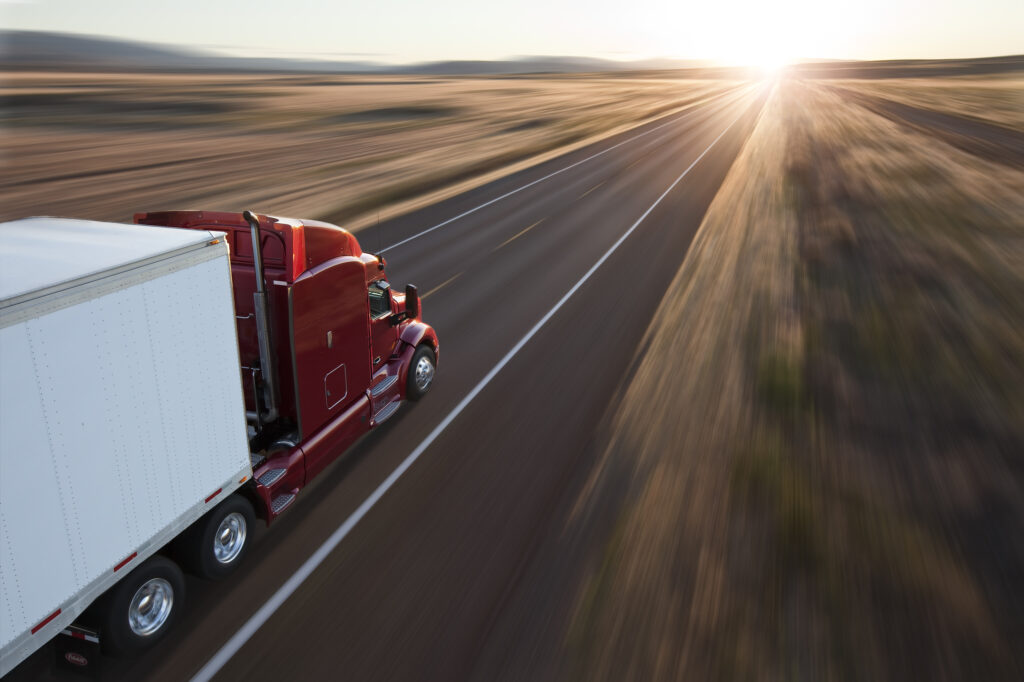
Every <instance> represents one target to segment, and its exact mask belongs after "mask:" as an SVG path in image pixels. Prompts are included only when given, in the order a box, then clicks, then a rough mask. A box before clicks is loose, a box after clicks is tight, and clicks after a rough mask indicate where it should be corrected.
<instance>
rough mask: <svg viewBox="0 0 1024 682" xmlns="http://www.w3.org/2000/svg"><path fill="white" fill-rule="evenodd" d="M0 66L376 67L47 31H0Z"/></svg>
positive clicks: (171, 68)
mask: <svg viewBox="0 0 1024 682" xmlns="http://www.w3.org/2000/svg"><path fill="white" fill-rule="evenodd" d="M0 65H2V66H4V67H5V68H44V69H48V68H53V69H65V70H84V69H101V70H115V69H116V70H119V71H122V70H129V71H135V70H140V71H152V70H160V71H182V70H186V71H193V70H194V71H286V72H287V71H295V72H339V73H365V72H371V71H378V70H379V69H380V68H381V65H380V64H374V63H371V62H341V61H330V60H299V59H275V58H255V59H248V58H237V57H223V56H220V55H215V54H211V53H209V52H204V51H202V50H196V49H188V48H178V47H167V46H155V45H152V44H149V43H142V42H135V41H130V40H119V39H116V38H105V37H101V36H85V35H76V34H70V33H49V32H46V31H0Z"/></svg>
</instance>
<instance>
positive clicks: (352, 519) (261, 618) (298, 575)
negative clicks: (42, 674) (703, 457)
mask: <svg viewBox="0 0 1024 682" xmlns="http://www.w3.org/2000/svg"><path fill="white" fill-rule="evenodd" d="M742 116H743V114H742V113H741V114H740V115H739V116H737V117H736V118H734V119H733V120H732V122H731V123H730V124H729V125H728V126H727V127H726V128H725V130H723V131H722V132H721V133H719V135H718V137H716V138H715V139H714V141H713V142H712V143H711V144H709V145H708V147H707V149H705V150H704V151H702V152H701V153H700V156H698V157H697V158H696V159H695V160H694V162H693V163H691V164H690V165H689V166H688V167H687V168H686V170H684V171H683V172H682V173H681V174H680V175H679V177H678V178H676V179H675V180H674V181H673V182H672V184H671V185H669V186H668V189H666V190H665V191H664V192H662V193H661V196H660V197H658V199H657V201H655V202H654V203H653V204H651V206H650V207H649V208H648V209H647V210H646V211H644V214H643V215H642V216H640V217H639V218H637V220H636V222H635V223H633V225H632V226H630V228H629V229H628V230H626V232H625V233H624V234H623V235H622V236H621V237H619V239H618V240H617V241H616V242H615V243H614V244H612V246H611V248H609V249H608V250H607V251H605V253H604V255H603V256H601V258H600V259H599V260H598V261H597V262H596V263H594V265H592V266H591V268H590V269H589V270H587V273H586V274H585V275H583V277H581V278H580V280H579V281H578V282H576V284H574V285H573V287H572V288H571V289H569V291H567V292H566V293H565V295H564V296H562V298H561V299H559V301H558V303H556V304H555V306H554V307H553V308H552V309H551V310H549V311H548V312H547V313H546V314H545V315H544V317H542V318H541V319H540V321H539V322H537V324H535V325H533V328H532V329H530V331H528V332H527V333H526V335H525V336H524V337H523V338H521V339H519V343H517V344H516V345H515V346H513V347H512V350H510V351H509V352H508V353H506V354H505V357H503V358H502V359H501V360H500V361H499V362H498V364H496V365H495V366H494V367H493V368H492V369H491V371H489V372H488V373H487V376H485V377H484V378H483V379H481V380H480V383H478V384H477V385H476V386H474V387H473V390H471V391H470V392H469V393H468V394H467V395H466V397H465V398H463V399H462V401H461V402H459V404H458V405H456V406H455V409H453V410H452V411H451V412H449V413H448V416H446V417H445V418H444V419H443V420H442V421H441V423H440V424H438V425H437V426H435V427H434V430H433V431H431V432H430V435H428V436H427V437H426V438H424V439H423V441H422V442H421V443H420V444H419V445H417V446H416V449H415V450H413V451H412V452H411V453H410V454H409V456H407V457H406V458H405V459H404V460H403V461H402V463H401V464H399V465H398V468H397V469H395V470H394V471H392V472H391V474H390V475H389V476H388V477H387V478H386V479H384V482H383V483H381V484H380V485H379V486H377V489H376V490H374V491H373V492H372V493H371V494H370V496H369V497H367V498H366V499H365V500H364V501H363V503H362V504H361V505H359V508H358V509H356V510H355V511H354V512H352V515H351V516H349V517H348V518H347V519H345V522H344V523H342V524H341V525H340V526H339V527H338V529H337V530H335V531H334V532H333V533H331V536H330V537H329V538H327V540H325V541H324V543H323V544H322V545H320V547H319V548H317V550H316V551H315V552H313V554H312V556H310V557H309V558H308V559H306V562H305V563H304V564H302V566H300V567H299V569H298V570H297V571H295V573H294V574H292V576H291V577H290V578H288V580H287V581H285V583H284V585H282V586H281V587H280V588H278V590H277V592H275V593H274V594H273V596H271V597H270V599H268V600H267V602H266V603H265V604H263V606H261V607H260V608H259V610H258V611H257V612H256V613H254V614H253V615H252V617H251V618H249V620H248V621H246V623H245V625H243V626H242V627H241V629H240V630H239V631H238V632H236V633H235V634H234V636H233V637H232V638H231V639H229V640H228V641H227V643H226V644H224V646H222V647H221V648H220V651H218V652H217V653H216V654H214V656H213V658H211V659H210V660H209V661H207V663H206V665H204V666H203V667H202V668H201V669H200V670H199V672H198V673H196V676H195V677H193V678H192V680H193V682H206V681H207V680H210V679H211V678H213V676H214V675H216V674H217V673H218V672H219V671H220V669H221V668H223V667H224V665H225V664H226V663H227V662H228V661H229V660H231V658H232V657H233V656H234V655H235V654H236V653H238V651H239V650H240V649H241V648H242V647H243V646H244V645H245V643H246V642H248V641H249V639H250V638H251V637H252V636H253V635H254V634H255V633H256V631H257V630H259V629H260V628H261V627H262V626H263V624H264V623H266V622H267V621H268V620H269V619H270V617H271V616H272V615H274V612H275V611H277V609H278V608H280V606H281V605H282V604H284V602H285V601H286V600H287V599H288V597H290V596H291V595H292V594H293V593H294V592H295V590H297V589H298V588H299V586H300V585H302V583H303V582H305V580H306V579H307V578H309V576H310V575H312V574H313V571H315V570H316V569H317V567H318V566H320V564H321V563H323V561H324V559H326V558H327V557H328V556H329V555H330V553H331V552H333V551H334V549H335V548H336V547H337V546H338V545H339V544H340V543H341V541H342V540H344V539H345V536H346V535H348V534H349V532H350V531H351V530H352V529H353V528H355V526H356V524H357V523H359V522H360V521H361V520H362V519H363V517H364V516H366V514H367V512H369V511H370V510H371V509H372V508H373V505H375V504H377V502H378V501H379V500H380V498H382V497H384V494H385V493H387V491H388V490H390V489H391V486H393V485H394V484H395V482H396V481H397V480H398V479H399V478H401V477H402V474H404V473H405V472H406V471H407V470H408V469H409V467H411V466H412V465H413V463H414V462H415V461H416V460H417V459H419V458H420V455H422V454H423V453H424V451H426V449H427V448H429V447H430V446H431V445H432V444H433V443H434V441H435V440H437V437H438V436H440V435H441V433H442V432H443V431H444V430H445V429H446V428H448V425H449V424H451V423H452V422H453V421H455V418H456V417H458V416H459V415H460V414H462V411H463V410H465V409H466V407H467V406H468V405H469V404H470V403H471V402H473V399H474V398H476V397H477V396H478V395H479V394H480V391H482V390H484V388H485V387H486V386H487V384H489V383H491V380H492V379H494V377H495V376H497V374H498V372H500V371H501V370H502V369H503V368H504V367H505V365H507V364H508V363H509V361H511V360H512V358H514V357H515V356H516V354H517V353H518V352H519V351H520V350H521V349H522V347H523V346H525V345H526V344H527V343H528V342H529V341H530V339H532V338H533V337H534V336H535V335H536V334H537V332H538V331H540V329H541V328H542V327H543V326H544V325H545V324H547V321H548V320H550V319H551V318H552V317H553V316H554V314H555V313H557V312H558V311H559V309H560V308H561V307H562V306H563V305H565V303H566V301H568V300H569V299H570V298H572V296H573V294H575V293H576V292H577V291H578V290H579V288H580V287H581V286H583V284H584V283H585V282H586V281H587V280H588V279H590V276H591V275H593V274H594V273H595V272H596V271H597V269H598V268H599V267H601V265H602V264H603V263H604V262H605V261H606V260H608V258H610V257H611V255H612V254H613V253H615V251H616V250H617V249H618V248H619V246H620V245H621V244H622V242H624V241H626V238H627V237H629V235H631V234H633V231H634V230H636V228H637V227H639V225H640V223H642V222H643V221H644V219H645V218H646V217H647V216H648V215H650V213H651V211H653V210H654V208H655V207H656V206H657V205H658V204H660V203H661V201H662V199H664V198H665V197H666V196H668V193H669V192H671V191H672V190H673V188H675V186H676V185H678V184H679V182H680V180H682V179H683V178H684V177H686V174H687V173H689V172H690V171H691V170H692V169H693V167H694V166H696V165H697V163H698V162H699V161H700V160H701V159H703V158H704V155H705V154H707V153H708V152H709V151H711V148H712V147H714V146H715V144H716V143H717V142H718V141H719V140H720V139H722V136H723V135H725V134H726V133H727V132H729V129H730V128H732V127H733V125H735V124H736V121H738V120H739V119H740V118H741V117H742Z"/></svg>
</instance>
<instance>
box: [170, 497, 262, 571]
mask: <svg viewBox="0 0 1024 682" xmlns="http://www.w3.org/2000/svg"><path fill="white" fill-rule="evenodd" d="M254 518H255V515H254V514H253V511H252V505H251V504H249V501H248V500H246V499H245V498H244V497H242V496H241V495H231V496H230V497H228V498H227V499H226V500H224V501H223V502H221V503H220V504H219V505H218V506H217V507H216V508H215V509H214V510H213V511H211V512H210V513H209V514H207V515H206V516H204V517H203V518H201V519H199V521H197V522H196V524H195V525H194V526H192V528H190V529H189V530H188V532H187V533H186V534H185V536H184V537H183V538H182V540H183V543H182V544H183V547H182V549H183V554H184V556H183V557H182V558H183V559H184V562H185V566H186V567H187V568H188V569H189V571H190V572H191V573H195V574H196V575H198V576H199V577H200V578H206V579H208V580H216V579H219V578H223V577H225V576H226V575H228V574H229V573H231V572H232V571H233V570H235V568H237V567H238V565H239V564H240V563H242V558H243V557H244V556H245V553H246V551H247V550H248V549H249V541H250V540H251V532H250V531H251V529H252V524H253V519H254Z"/></svg>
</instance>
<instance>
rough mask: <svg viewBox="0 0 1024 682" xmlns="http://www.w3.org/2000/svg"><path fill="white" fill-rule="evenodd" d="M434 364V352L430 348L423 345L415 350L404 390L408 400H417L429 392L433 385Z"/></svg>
mask: <svg viewBox="0 0 1024 682" xmlns="http://www.w3.org/2000/svg"><path fill="white" fill-rule="evenodd" d="M436 363H437V361H436V359H435V356H434V350H433V349H432V348H431V347H430V346H428V345H426V344H424V345H422V346H420V347H419V348H417V349H416V352H415V353H414V354H413V356H412V362H410V363H409V380H408V386H406V390H405V394H406V396H408V398H409V400H419V399H420V398H422V397H423V396H425V395H426V394H427V391H429V390H430V386H431V385H432V384H433V383H434V371H435V367H436Z"/></svg>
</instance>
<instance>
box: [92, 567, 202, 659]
mask: <svg viewBox="0 0 1024 682" xmlns="http://www.w3.org/2000/svg"><path fill="white" fill-rule="evenodd" d="M184 606H185V576H183V575H182V573H181V569H180V568H178V565H177V564H175V563H174V562H173V561H171V560H170V559H168V558H167V557H165V556H161V555H159V554H157V555H154V556H152V557H150V558H149V559H147V560H146V561H145V562H144V563H143V564H142V565H141V566H139V567H138V568H136V569H135V570H134V571H132V572H131V573H130V574H128V576H127V577H126V578H124V579H123V580H121V582H119V583H117V584H116V585H114V587H112V588H111V589H110V591H109V592H108V593H107V594H106V597H105V604H104V608H103V609H102V611H101V630H100V636H101V641H102V647H103V650H104V652H106V653H110V654H113V655H115V656H125V655H130V654H135V653H138V652H140V651H143V650H144V649H148V648H149V647H151V646H153V645H154V644H156V643H157V642H158V641H160V640H161V639H163V637H164V635H166V634H167V632H168V631H169V630H170V629H171V627H172V626H173V625H174V622H175V621H177V620H178V614H180V613H181V611H182V609H183V608H184Z"/></svg>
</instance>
